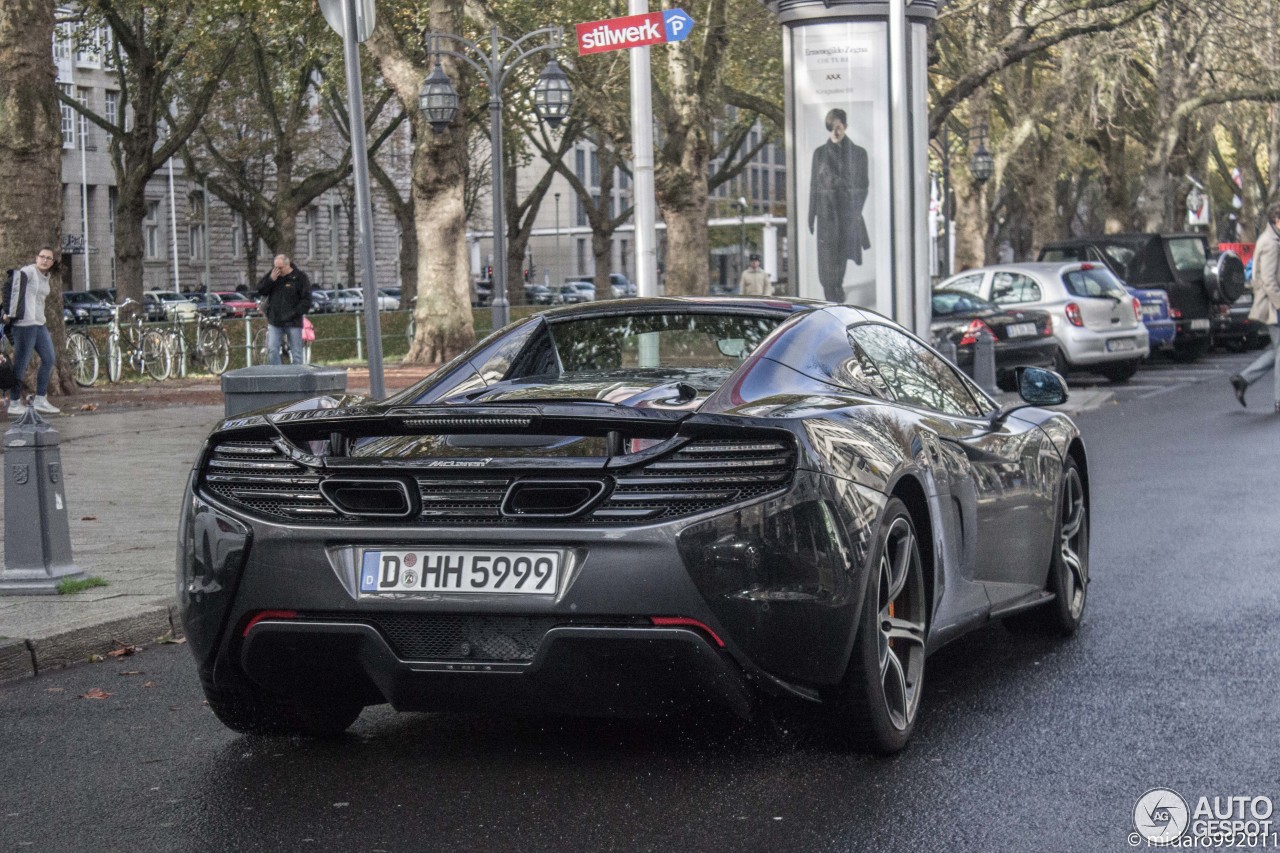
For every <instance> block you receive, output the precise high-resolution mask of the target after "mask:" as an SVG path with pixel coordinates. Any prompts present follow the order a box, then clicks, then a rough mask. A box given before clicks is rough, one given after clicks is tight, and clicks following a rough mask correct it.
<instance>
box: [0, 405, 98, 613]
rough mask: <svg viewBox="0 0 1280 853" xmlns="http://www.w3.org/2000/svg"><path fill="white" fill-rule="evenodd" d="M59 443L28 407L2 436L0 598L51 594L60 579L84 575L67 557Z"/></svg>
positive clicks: (68, 532)
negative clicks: (1, 559) (1, 565)
mask: <svg viewBox="0 0 1280 853" xmlns="http://www.w3.org/2000/svg"><path fill="white" fill-rule="evenodd" d="M61 442H62V439H61V437H60V436H59V435H58V431H57V430H55V429H54V428H53V427H52V426H50V425H49V423H48V422H47V421H45V420H44V419H43V418H41V417H40V415H38V414H36V410H35V409H33V408H29V409H27V413H26V414H25V415H23V416H22V417H21V418H19V419H18V420H17V421H16V422H15V423H14V424H13V426H11V427H9V429H8V430H7V431H6V432H5V434H4V569H3V570H0V595H49V594H55V595H56V594H57V592H58V584H59V583H61V582H62V581H64V580H79V579H81V578H83V577H84V572H82V571H80V568H79V567H78V566H77V565H76V564H75V562H74V561H73V560H72V558H71V530H70V526H69V525H68V523H67V498H66V495H65V493H64V487H63V482H64V478H63V473H62V458H61V454H60V451H59V450H58V445H59V444H61Z"/></svg>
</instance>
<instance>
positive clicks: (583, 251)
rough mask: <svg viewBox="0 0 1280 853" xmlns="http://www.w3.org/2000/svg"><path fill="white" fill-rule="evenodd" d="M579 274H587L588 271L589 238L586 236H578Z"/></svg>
mask: <svg viewBox="0 0 1280 853" xmlns="http://www.w3.org/2000/svg"><path fill="white" fill-rule="evenodd" d="M577 255H578V257H577V261H578V272H577V274H578V275H585V274H586V272H587V239H586V238H585V237H579V238H578V252H577Z"/></svg>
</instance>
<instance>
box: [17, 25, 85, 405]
mask: <svg viewBox="0 0 1280 853" xmlns="http://www.w3.org/2000/svg"><path fill="white" fill-rule="evenodd" d="M54 7H55V3H54V2H52V0H5V2H4V3H3V4H0V263H2V264H3V265H4V268H6V269H7V268H9V267H19V266H26V265H27V264H30V263H34V262H35V259H36V255H37V254H38V253H39V250H40V248H41V247H42V246H51V247H53V249H54V252H55V254H56V253H57V252H58V246H59V245H61V239H60V232H61V230H62V115H61V112H60V110H59V108H58V95H57V89H56V87H55V83H54V81H55V80H56V79H57V72H56V70H55V69H54V67H53V59H52V57H51V55H50V52H49V45H50V44H52V42H53V14H54ZM50 287H51V288H52V290H53V292H54V293H61V292H62V282H61V276H59V275H57V274H56V273H55V274H54V276H53V278H52V280H51V281H50ZM45 320H46V322H47V323H48V326H49V331H50V332H51V333H52V334H53V342H54V347H55V351H61V349H62V344H63V339H64V338H63V331H64V330H63V327H62V300H61V299H60V298H57V297H51V298H50V299H48V300H46V302H45ZM35 362H36V359H34V358H33V359H32V371H31V372H29V374H28V375H29V376H31V375H33V373H34V369H35V367H34V365H35ZM28 385H29V386H30V387H32V388H34V383H33V382H28ZM75 389H76V384H75V381H74V380H73V379H72V378H71V375H70V368H69V367H68V365H67V364H66V361H65V359H59V363H58V367H57V370H56V371H55V373H54V376H53V379H52V381H51V382H50V383H49V390H50V393H53V394H58V393H63V394H71V393H75Z"/></svg>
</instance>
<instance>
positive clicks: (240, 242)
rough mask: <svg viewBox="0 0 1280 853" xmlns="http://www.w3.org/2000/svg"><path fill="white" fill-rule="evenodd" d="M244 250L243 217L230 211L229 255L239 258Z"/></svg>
mask: <svg viewBox="0 0 1280 853" xmlns="http://www.w3.org/2000/svg"><path fill="white" fill-rule="evenodd" d="M243 250H244V217H243V216H241V215H240V214H239V213H236V212H235V211H232V213H231V257H233V258H235V259H236V260H239V259H240V258H241V257H242V255H243Z"/></svg>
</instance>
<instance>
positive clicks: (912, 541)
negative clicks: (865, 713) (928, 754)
mask: <svg viewBox="0 0 1280 853" xmlns="http://www.w3.org/2000/svg"><path fill="white" fill-rule="evenodd" d="M878 571H879V576H880V578H879V584H878V593H877V594H878V609H877V612H878V620H877V622H878V636H879V660H880V681H881V685H882V687H883V695H884V701H885V706H886V710H887V711H888V713H889V720H890V722H891V723H892V724H893V725H894V727H895V728H897V729H898V730H899V731H901V730H905V729H906V728H907V727H908V726H910V725H911V722H912V720H914V719H915V715H916V711H917V710H918V709H919V707H920V693H921V688H922V686H923V675H924V636H925V600H924V576H923V570H922V568H921V564H920V547H919V543H918V542H917V540H916V536H915V531H914V530H913V529H912V527H911V522H910V520H909V519H908V518H907V517H906V516H898V517H897V518H895V519H894V520H893V523H892V524H890V525H889V528H888V530H887V531H886V532H885V539H884V547H883V548H882V549H881V552H880V565H879V569H878Z"/></svg>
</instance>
